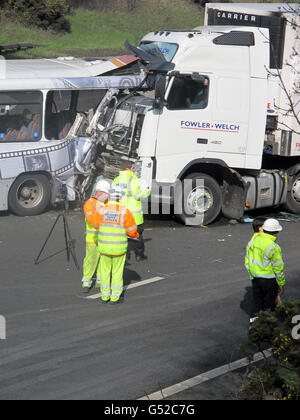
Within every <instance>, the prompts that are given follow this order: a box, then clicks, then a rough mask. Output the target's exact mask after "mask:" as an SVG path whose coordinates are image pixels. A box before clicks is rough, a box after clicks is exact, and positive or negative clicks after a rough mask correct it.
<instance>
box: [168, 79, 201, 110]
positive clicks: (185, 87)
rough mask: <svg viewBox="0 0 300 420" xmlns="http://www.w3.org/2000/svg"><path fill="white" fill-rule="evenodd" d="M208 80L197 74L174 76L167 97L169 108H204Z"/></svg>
mask: <svg viewBox="0 0 300 420" xmlns="http://www.w3.org/2000/svg"><path fill="white" fill-rule="evenodd" d="M208 91H209V81H208V78H207V77H205V76H201V75H198V74H193V75H183V76H176V77H175V79H174V81H173V84H172V87H171V90H170V93H169V96H168V99H167V108H168V109H170V110H177V109H178V110H183V109H204V108H206V107H207V104H208Z"/></svg>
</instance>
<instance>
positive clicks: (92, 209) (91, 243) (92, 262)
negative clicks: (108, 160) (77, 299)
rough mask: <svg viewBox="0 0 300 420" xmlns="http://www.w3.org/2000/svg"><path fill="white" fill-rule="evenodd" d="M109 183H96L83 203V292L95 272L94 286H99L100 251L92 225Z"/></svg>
mask: <svg viewBox="0 0 300 420" xmlns="http://www.w3.org/2000/svg"><path fill="white" fill-rule="evenodd" d="M109 189H110V183H109V182H108V181H105V180H101V181H99V182H98V183H97V185H96V192H95V195H94V196H92V197H91V198H90V199H89V200H87V201H86V203H85V205H84V208H83V210H84V215H85V222H86V255H85V259H84V261H83V278H82V287H83V291H84V293H88V292H89V290H90V288H91V286H92V278H93V275H94V274H95V272H97V282H96V286H97V287H100V282H101V278H100V267H99V260H100V253H99V251H98V228H99V225H98V226H95V225H94V221H93V219H94V217H95V216H96V214H97V213H98V212H99V210H100V207H101V206H104V205H105V203H106V202H107V200H108V197H109V195H108V193H109Z"/></svg>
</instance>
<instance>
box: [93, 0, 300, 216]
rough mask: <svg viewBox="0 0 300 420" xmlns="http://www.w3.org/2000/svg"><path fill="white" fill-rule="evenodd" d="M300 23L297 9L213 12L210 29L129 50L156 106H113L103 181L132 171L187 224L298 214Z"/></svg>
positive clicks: (136, 99)
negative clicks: (123, 168)
mask: <svg viewBox="0 0 300 420" xmlns="http://www.w3.org/2000/svg"><path fill="white" fill-rule="evenodd" d="M299 15H300V12H299V5H298V4H290V6H289V8H287V6H286V5H273V4H261V3H260V4H252V5H251V6H250V5H245V4H235V3H232V4H224V3H220V4H217V5H215V4H208V5H207V11H206V23H207V25H206V26H203V27H197V28H195V29H193V30H187V31H171V30H161V31H156V32H151V33H149V34H147V35H146V36H145V37H144V38H143V39H142V40H141V43H140V45H139V47H138V48H134V47H132V46H128V48H129V49H130V51H131V52H132V53H134V54H135V55H137V56H139V57H140V59H141V62H142V63H143V64H144V65H145V68H146V69H147V71H148V79H147V81H148V87H149V89H151V84H152V88H153V90H154V91H155V98H154V100H153V99H151V98H150V97H149V95H147V94H146V95H145V94H144V92H140V93H137V92H136V91H135V92H134V94H133V95H131V96H130V97H127V98H125V99H124V98H123V99H121V100H119V99H118V98H116V99H115V106H113V107H112V109H113V111H112V113H111V115H112V119H111V122H110V125H111V128H112V129H111V130H109V131H106V136H105V138H103V147H104V149H105V150H104V151H103V153H102V154H101V156H100V159H102V160H103V167H104V175H105V174H106V173H108V172H106V168H109V169H110V170H111V168H112V167H115V169H116V171H117V169H118V161H119V160H120V159H131V160H132V161H135V163H136V168H137V171H138V172H139V173H140V176H141V177H142V178H143V179H144V180H145V181H146V182H147V184H148V187H149V188H151V190H152V198H151V200H152V204H153V201H154V200H155V199H156V200H157V202H161V201H165V200H169V201H170V202H171V203H172V204H174V205H175V213H177V215H178V217H179V218H180V219H181V220H182V221H183V222H185V223H187V224H199V221H200V222H201V221H202V222H203V218H204V223H206V224H207V223H210V222H212V221H213V220H215V218H216V217H217V216H218V215H219V214H220V213H221V212H223V214H224V215H225V216H226V217H229V218H236V219H239V218H241V217H242V215H243V213H244V212H245V211H246V210H249V209H257V208H262V207H275V206H279V205H281V204H284V205H285V206H286V208H287V209H288V210H289V211H292V212H295V213H300V157H299V154H300V148H299V146H300V130H299V84H300V83H299V51H300V48H299V28H300V25H299ZM258 20H260V24H259V25H258V24H257V22H258ZM274 22H275V23H274ZM231 23H232V24H231ZM273 23H274V27H273ZM291 104H292V107H291ZM113 127H115V128H113ZM198 216H200V217H198ZM202 216H203V217H202Z"/></svg>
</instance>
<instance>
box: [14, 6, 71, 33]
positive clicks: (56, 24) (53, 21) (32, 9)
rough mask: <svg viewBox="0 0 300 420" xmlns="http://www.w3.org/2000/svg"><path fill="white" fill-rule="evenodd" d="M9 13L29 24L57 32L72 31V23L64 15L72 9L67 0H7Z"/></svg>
mask: <svg viewBox="0 0 300 420" xmlns="http://www.w3.org/2000/svg"><path fill="white" fill-rule="evenodd" d="M6 8H7V10H8V13H9V15H12V16H15V17H16V18H17V19H20V20H22V22H25V23H26V24H28V25H34V26H37V27H38V28H41V29H51V30H53V31H55V32H71V25H70V23H69V21H68V20H67V19H66V18H65V17H64V15H65V14H66V13H67V12H68V11H69V10H70V6H69V3H68V1H67V0H7V1H6Z"/></svg>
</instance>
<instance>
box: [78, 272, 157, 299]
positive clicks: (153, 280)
mask: <svg viewBox="0 0 300 420" xmlns="http://www.w3.org/2000/svg"><path fill="white" fill-rule="evenodd" d="M164 279H165V278H164V277H152V278H151V279H147V280H142V281H137V282H136V283H133V284H130V285H129V286H127V287H125V289H126V290H128V289H134V288H135V287H140V286H145V285H146V284H150V283H155V282H157V281H160V280H164ZM100 297H101V293H97V294H95V295H91V296H87V297H86V298H85V299H99V298H100Z"/></svg>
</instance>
